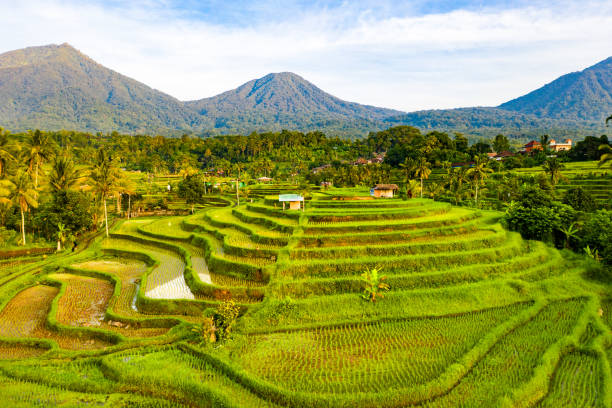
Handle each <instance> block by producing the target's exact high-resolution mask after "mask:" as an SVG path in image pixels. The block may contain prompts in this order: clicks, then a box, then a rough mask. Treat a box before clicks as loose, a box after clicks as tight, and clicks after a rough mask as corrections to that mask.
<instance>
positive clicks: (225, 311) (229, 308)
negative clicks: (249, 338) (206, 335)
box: [213, 299, 240, 340]
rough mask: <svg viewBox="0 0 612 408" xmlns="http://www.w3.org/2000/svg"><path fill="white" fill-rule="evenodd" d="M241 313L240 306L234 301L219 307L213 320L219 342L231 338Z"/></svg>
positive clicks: (226, 302) (227, 301)
mask: <svg viewBox="0 0 612 408" xmlns="http://www.w3.org/2000/svg"><path fill="white" fill-rule="evenodd" d="M239 313H240V306H238V305H237V304H236V302H234V301H233V300H232V299H228V300H226V301H224V302H223V303H221V304H220V305H219V306H218V307H217V313H215V315H214V317H213V319H214V321H215V327H216V328H217V332H216V333H217V337H218V338H219V340H223V339H228V338H229V337H230V336H231V332H232V328H233V327H234V324H236V320H237V319H238V314H239Z"/></svg>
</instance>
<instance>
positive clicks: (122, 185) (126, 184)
mask: <svg viewBox="0 0 612 408" xmlns="http://www.w3.org/2000/svg"><path fill="white" fill-rule="evenodd" d="M115 194H116V196H117V213H118V214H119V213H121V197H122V196H123V194H127V196H128V211H127V217H128V218H130V211H131V210H132V208H131V207H132V195H134V194H136V185H135V184H134V182H133V181H132V180H131V179H129V178H127V177H125V178H120V179H118V180H117V185H116V191H115Z"/></svg>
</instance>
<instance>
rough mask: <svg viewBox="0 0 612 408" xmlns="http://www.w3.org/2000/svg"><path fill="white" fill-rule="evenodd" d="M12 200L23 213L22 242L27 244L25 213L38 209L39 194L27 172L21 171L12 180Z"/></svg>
mask: <svg viewBox="0 0 612 408" xmlns="http://www.w3.org/2000/svg"><path fill="white" fill-rule="evenodd" d="M10 181H11V185H10V190H11V192H10V198H11V200H12V202H13V203H15V204H17V205H19V209H20V211H21V242H22V245H25V244H26V236H25V215H24V214H25V212H27V211H28V210H29V209H30V208H31V207H33V208H36V207H38V197H37V196H38V193H37V191H36V189H35V188H34V186H33V185H32V178H31V177H30V176H29V175H28V173H27V172H25V171H23V170H19V171H18V172H17V173H16V174H15V176H14V177H13V178H12V179H11V180H10Z"/></svg>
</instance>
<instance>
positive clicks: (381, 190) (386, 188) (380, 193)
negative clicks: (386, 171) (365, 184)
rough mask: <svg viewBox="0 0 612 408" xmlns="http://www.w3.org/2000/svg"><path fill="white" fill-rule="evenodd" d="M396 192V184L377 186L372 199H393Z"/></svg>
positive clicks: (397, 188)
mask: <svg viewBox="0 0 612 408" xmlns="http://www.w3.org/2000/svg"><path fill="white" fill-rule="evenodd" d="M397 190H399V187H398V186H397V184H377V185H376V187H374V197H379V198H380V197H385V198H393V196H394V195H395V192H396V191H397Z"/></svg>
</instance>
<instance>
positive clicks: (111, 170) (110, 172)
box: [89, 149, 119, 237]
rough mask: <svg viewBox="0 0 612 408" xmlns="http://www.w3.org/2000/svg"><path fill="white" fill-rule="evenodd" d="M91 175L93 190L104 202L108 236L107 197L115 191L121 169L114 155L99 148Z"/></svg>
mask: <svg viewBox="0 0 612 408" xmlns="http://www.w3.org/2000/svg"><path fill="white" fill-rule="evenodd" d="M89 177H90V178H91V180H92V182H93V190H94V192H95V193H96V194H97V196H98V198H99V199H101V200H102V203H103V204H104V224H105V227H106V236H107V237H108V210H107V209H106V199H107V198H108V196H109V195H111V193H112V192H113V191H114V189H115V187H116V186H117V183H118V180H119V170H118V169H117V168H116V167H115V163H114V162H113V158H112V156H111V155H110V154H109V153H107V152H106V151H105V150H103V149H100V150H98V154H97V155H96V158H95V160H94V164H93V166H92V167H91V170H90V174H89Z"/></svg>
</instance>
